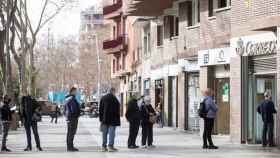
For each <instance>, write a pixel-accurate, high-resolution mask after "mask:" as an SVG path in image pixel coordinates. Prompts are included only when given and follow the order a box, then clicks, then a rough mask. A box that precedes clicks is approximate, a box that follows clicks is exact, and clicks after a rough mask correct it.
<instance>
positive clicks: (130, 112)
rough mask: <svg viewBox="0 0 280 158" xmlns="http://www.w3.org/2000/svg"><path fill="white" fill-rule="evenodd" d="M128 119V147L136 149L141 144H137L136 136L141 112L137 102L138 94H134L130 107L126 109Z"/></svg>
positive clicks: (129, 103)
mask: <svg viewBox="0 0 280 158" xmlns="http://www.w3.org/2000/svg"><path fill="white" fill-rule="evenodd" d="M125 116H126V119H127V120H128V122H129V137H128V148H129V149H136V148H139V146H137V145H136V138H137V135H138V131H139V126H140V121H141V112H140V108H139V106H138V103H137V99H136V96H133V97H132V98H131V100H130V101H129V102H128V107H127V111H126V114H125Z"/></svg>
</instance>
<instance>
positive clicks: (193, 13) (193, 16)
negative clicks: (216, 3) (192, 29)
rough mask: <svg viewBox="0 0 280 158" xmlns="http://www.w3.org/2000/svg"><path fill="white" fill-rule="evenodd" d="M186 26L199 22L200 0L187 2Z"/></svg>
mask: <svg viewBox="0 0 280 158" xmlns="http://www.w3.org/2000/svg"><path fill="white" fill-rule="evenodd" d="M187 9H188V12H187V14H188V15H187V17H188V26H195V25H197V24H198V23H199V22H200V2H199V0H192V1H189V2H188V3H187Z"/></svg>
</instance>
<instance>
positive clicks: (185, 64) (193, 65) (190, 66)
mask: <svg viewBox="0 0 280 158" xmlns="http://www.w3.org/2000/svg"><path fill="white" fill-rule="evenodd" d="M178 64H179V65H180V66H181V67H182V68H183V71H187V72H194V71H199V70H200V67H199V65H198V62H197V60H187V59H179V60H178Z"/></svg>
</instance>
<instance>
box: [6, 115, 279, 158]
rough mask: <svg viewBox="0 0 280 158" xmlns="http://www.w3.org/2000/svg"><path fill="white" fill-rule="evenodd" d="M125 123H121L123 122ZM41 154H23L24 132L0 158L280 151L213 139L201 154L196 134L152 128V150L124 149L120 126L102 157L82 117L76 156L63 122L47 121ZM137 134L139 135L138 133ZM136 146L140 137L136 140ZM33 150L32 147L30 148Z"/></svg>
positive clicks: (250, 155)
mask: <svg viewBox="0 0 280 158" xmlns="http://www.w3.org/2000/svg"><path fill="white" fill-rule="evenodd" d="M123 122H125V121H123ZM39 132H40V137H41V141H42V147H43V149H44V151H43V152H38V151H36V150H34V151H33V152H23V149H24V147H25V145H26V138H25V133H24V129H22V128H20V129H19V130H18V131H12V132H11V134H10V136H9V139H8V147H9V148H11V149H12V150H13V152H11V153H0V158H147V157H153V158H243V157H244V158H256V157H260V158H279V157H280V150H278V149H276V148H274V149H269V148H267V149H263V148H262V147H260V146H259V145H240V144H232V143H230V141H229V138H228V137H224V136H216V137H214V142H215V143H216V145H218V146H219V147H220V149H219V150H202V149H201V139H200V137H199V135H198V134H190V133H186V132H183V131H178V130H174V129H171V128H163V129H161V128H155V145H156V146H157V147H156V148H155V149H142V148H140V149H136V150H130V149H127V148H126V146H127V145H126V142H127V135H128V125H127V124H126V123H123V125H122V127H120V128H118V130H117V138H116V147H117V148H118V149H119V152H117V153H102V152H100V146H101V133H100V132H99V123H98V120H96V119H90V118H86V117H83V118H81V119H80V122H79V129H78V133H77V136H76V141H75V145H76V146H77V147H78V148H79V149H80V152H77V153H69V152H66V148H65V134H66V125H65V122H64V119H63V118H60V119H59V122H58V124H50V123H49V118H44V119H43V122H41V123H40V124H39ZM140 134H141V133H140ZM138 144H140V137H139V139H138ZM34 146H35V145H34Z"/></svg>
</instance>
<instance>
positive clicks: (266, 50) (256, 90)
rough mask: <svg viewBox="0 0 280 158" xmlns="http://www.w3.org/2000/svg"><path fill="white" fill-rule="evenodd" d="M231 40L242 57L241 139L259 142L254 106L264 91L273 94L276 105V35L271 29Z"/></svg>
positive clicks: (255, 106) (259, 134)
mask: <svg viewBox="0 0 280 158" xmlns="http://www.w3.org/2000/svg"><path fill="white" fill-rule="evenodd" d="M232 43H233V44H232V45H233V48H235V52H236V54H237V55H238V56H240V58H241V84H242V86H241V93H242V97H241V100H242V107H241V113H242V115H241V116H242V120H241V124H242V127H241V131H242V132H241V134H242V136H241V137H242V142H243V143H252V144H259V143H261V138H262V126H263V123H262V119H261V116H260V115H259V114H258V113H257V110H256V109H257V107H258V106H259V104H260V103H261V101H263V100H264V93H265V92H269V93H270V94H272V100H273V102H274V103H275V105H276V106H277V102H276V101H277V95H276V93H277V90H276V87H277V85H276V83H277V60H276V48H277V42H276V36H275V34H274V33H266V34H259V35H253V36H246V37H239V38H235V39H233V40H232ZM276 108H277V107H276ZM276 123H277V121H275V127H276ZM275 130H276V128H275ZM275 133H276V131H275ZM275 139H276V137H275Z"/></svg>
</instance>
